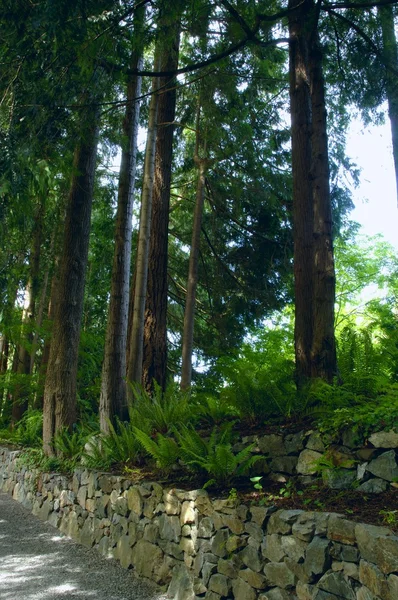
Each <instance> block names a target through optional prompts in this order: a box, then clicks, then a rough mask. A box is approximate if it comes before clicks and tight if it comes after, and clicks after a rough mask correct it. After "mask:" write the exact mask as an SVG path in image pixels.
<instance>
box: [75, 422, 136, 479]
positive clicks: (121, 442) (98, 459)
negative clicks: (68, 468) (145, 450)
mask: <svg viewBox="0 0 398 600" xmlns="http://www.w3.org/2000/svg"><path fill="white" fill-rule="evenodd" d="M108 426H109V433H108V434H103V433H102V434H99V435H91V437H90V439H89V440H88V442H87V450H86V451H85V452H84V454H83V460H84V464H85V465H87V466H89V467H91V468H101V469H109V467H110V466H111V465H115V464H123V465H125V464H127V463H132V462H135V461H136V460H137V459H138V458H139V456H140V455H141V454H142V452H141V446H140V444H139V442H138V440H137V438H136V435H135V431H134V428H133V427H132V426H131V424H130V423H123V422H122V421H120V420H118V419H117V421H116V427H114V426H113V425H112V423H108Z"/></svg>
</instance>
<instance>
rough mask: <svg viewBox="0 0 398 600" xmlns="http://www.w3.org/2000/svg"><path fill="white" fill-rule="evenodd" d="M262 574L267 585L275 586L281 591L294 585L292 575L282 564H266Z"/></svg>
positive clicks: (286, 566) (293, 576) (294, 581)
mask: <svg viewBox="0 0 398 600" xmlns="http://www.w3.org/2000/svg"><path fill="white" fill-rule="evenodd" d="M264 573H265V576H266V578H267V580H268V584H269V585H276V586H278V587H280V588H283V589H290V588H293V587H294V585H295V584H296V577H295V575H294V573H293V572H292V571H291V570H290V569H289V567H288V565H287V564H286V563H284V562H283V563H280V562H278V563H275V562H270V563H267V564H266V565H265V567H264Z"/></svg>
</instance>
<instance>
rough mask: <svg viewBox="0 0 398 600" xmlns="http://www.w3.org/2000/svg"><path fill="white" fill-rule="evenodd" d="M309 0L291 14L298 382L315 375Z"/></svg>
mask: <svg viewBox="0 0 398 600" xmlns="http://www.w3.org/2000/svg"><path fill="white" fill-rule="evenodd" d="M311 4H312V2H311V0H305V2H304V4H303V3H302V2H301V0H290V2H289V8H291V9H292V8H294V7H296V6H297V5H299V8H297V10H296V11H295V12H294V13H293V14H292V15H291V16H290V17H289V33H290V38H291V42H290V44H289V74H290V114H291V135H292V172H293V236H294V291H295V327H294V344H295V355H296V380H297V385H298V386H301V385H302V383H304V381H305V380H306V379H308V378H310V377H311V345H312V335H313V320H312V304H313V285H312V270H313V269H312V265H313V222H314V209H313V198H312V189H311V180H310V172H311V159H312V154H311V119H312V115H311V97H310V82H309V72H308V61H309V56H308V53H309V49H308V33H307V31H306V23H308V14H309V11H310V8H311Z"/></svg>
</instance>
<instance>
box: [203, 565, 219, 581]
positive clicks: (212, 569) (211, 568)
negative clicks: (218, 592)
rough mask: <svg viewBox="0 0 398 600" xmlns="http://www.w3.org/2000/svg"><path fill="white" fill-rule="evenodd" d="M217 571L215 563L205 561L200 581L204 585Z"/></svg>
mask: <svg viewBox="0 0 398 600" xmlns="http://www.w3.org/2000/svg"><path fill="white" fill-rule="evenodd" d="M215 573H217V565H215V564H214V563H212V562H205V563H204V564H203V568H202V581H203V584H204V585H205V586H207V584H208V583H209V580H210V577H211V576H212V575H214V574H215Z"/></svg>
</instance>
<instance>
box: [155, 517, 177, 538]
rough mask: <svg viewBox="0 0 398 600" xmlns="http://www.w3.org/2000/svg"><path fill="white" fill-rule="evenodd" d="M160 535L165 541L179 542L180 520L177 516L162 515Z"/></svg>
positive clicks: (160, 518)
mask: <svg viewBox="0 0 398 600" xmlns="http://www.w3.org/2000/svg"><path fill="white" fill-rule="evenodd" d="M159 535H160V537H161V539H163V540H169V541H171V542H179V541H180V536H181V525H180V520H179V518H178V517H177V516H168V515H161V516H160V517H159Z"/></svg>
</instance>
